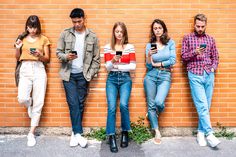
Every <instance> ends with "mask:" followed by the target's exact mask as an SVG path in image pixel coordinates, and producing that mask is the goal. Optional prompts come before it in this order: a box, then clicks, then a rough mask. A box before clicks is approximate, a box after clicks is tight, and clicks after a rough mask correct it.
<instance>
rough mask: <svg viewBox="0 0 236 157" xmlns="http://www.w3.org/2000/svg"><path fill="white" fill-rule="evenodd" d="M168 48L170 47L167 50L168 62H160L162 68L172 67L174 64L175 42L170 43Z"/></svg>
mask: <svg viewBox="0 0 236 157" xmlns="http://www.w3.org/2000/svg"><path fill="white" fill-rule="evenodd" d="M169 46H170V48H169V50H170V57H169V59H168V60H165V61H163V62H161V64H162V66H163V67H165V66H172V65H174V64H175V62H176V50H175V42H174V41H171V43H170V45H169Z"/></svg>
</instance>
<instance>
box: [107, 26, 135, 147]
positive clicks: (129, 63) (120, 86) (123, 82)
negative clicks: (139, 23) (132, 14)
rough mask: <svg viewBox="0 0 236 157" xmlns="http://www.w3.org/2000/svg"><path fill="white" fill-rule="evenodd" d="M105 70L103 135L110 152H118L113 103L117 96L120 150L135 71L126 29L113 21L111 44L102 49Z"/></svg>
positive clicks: (125, 136)
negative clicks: (105, 111) (104, 127)
mask: <svg viewBox="0 0 236 157" xmlns="http://www.w3.org/2000/svg"><path fill="white" fill-rule="evenodd" d="M104 53H105V56H104V57H105V63H106V69H107V71H108V72H109V74H108V77H107V81H106V96H107V104H108V114H107V125H106V134H107V135H108V136H109V144H110V150H111V152H118V148H117V144H116V137H115V128H116V127H115V124H116V101H117V96H118V94H119V96H120V112H121V128H122V133H121V143H120V146H121V147H122V148H124V147H127V146H128V131H130V130H131V127H130V116H129V108H128V103H129V98H130V93H131V89H132V80H131V77H130V72H129V71H130V70H135V68H136V59H135V50H134V46H133V45H132V44H129V43H128V33H127V28H126V26H125V24H124V23H123V22H117V23H115V24H114V26H113V30H112V38H111V43H110V44H107V45H106V46H105V48H104Z"/></svg>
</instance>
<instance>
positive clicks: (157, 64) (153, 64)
mask: <svg viewBox="0 0 236 157" xmlns="http://www.w3.org/2000/svg"><path fill="white" fill-rule="evenodd" d="M151 63H152V66H153V67H161V62H157V63H154V62H153V60H152V58H151Z"/></svg>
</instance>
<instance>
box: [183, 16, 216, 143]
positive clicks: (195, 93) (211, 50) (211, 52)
mask: <svg viewBox="0 0 236 157" xmlns="http://www.w3.org/2000/svg"><path fill="white" fill-rule="evenodd" d="M206 26H207V17H206V16H205V15H204V14H197V15H196V16H195V17H194V32H193V33H190V34H188V35H185V36H184V38H183V42H182V50H181V56H182V60H183V61H184V62H185V63H186V64H187V71H188V79H189V85H190V89H191V95H192V99H193V102H194V105H195V107H196V109H197V113H198V117H199V118H198V133H197V142H198V144H199V145H200V146H206V145H207V142H208V143H209V145H210V146H211V147H216V146H217V145H218V144H220V141H219V140H218V139H217V138H216V137H215V136H214V135H213V129H212V126H211V121H210V114H209V112H210V107H211V100H212V94H213V88H214V79H215V71H216V69H217V66H218V63H219V54H218V51H217V48H216V44H215V40H214V39H213V38H212V37H211V36H209V35H208V34H206V32H205V31H206ZM205 137H206V138H205Z"/></svg>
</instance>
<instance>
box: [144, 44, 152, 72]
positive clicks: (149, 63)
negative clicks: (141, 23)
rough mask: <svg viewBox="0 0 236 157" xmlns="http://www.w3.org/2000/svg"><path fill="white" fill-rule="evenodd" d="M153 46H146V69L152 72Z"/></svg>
mask: <svg viewBox="0 0 236 157" xmlns="http://www.w3.org/2000/svg"><path fill="white" fill-rule="evenodd" d="M150 49H151V45H150V44H147V45H146V53H145V54H146V67H147V69H148V71H150V70H152V63H151V57H152V53H151V50H150Z"/></svg>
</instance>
